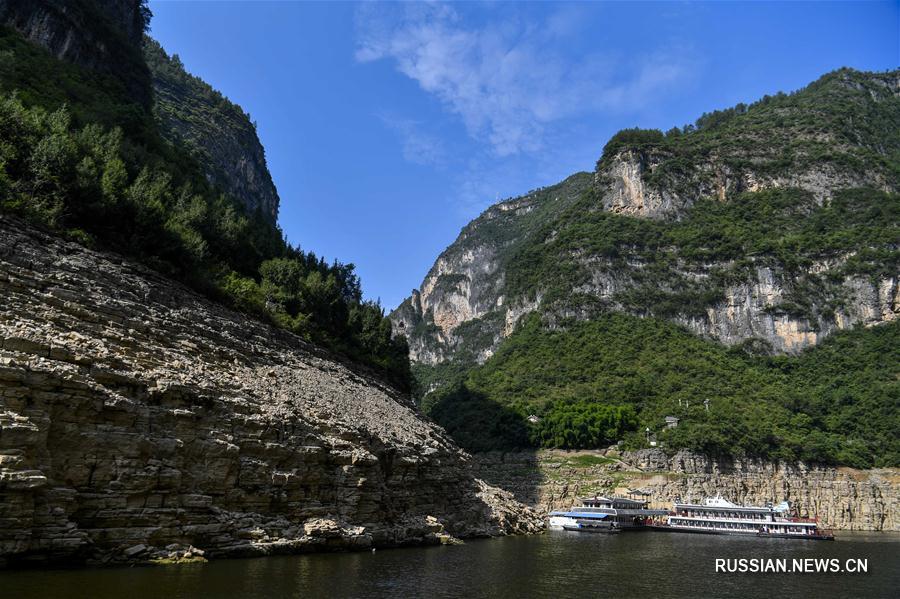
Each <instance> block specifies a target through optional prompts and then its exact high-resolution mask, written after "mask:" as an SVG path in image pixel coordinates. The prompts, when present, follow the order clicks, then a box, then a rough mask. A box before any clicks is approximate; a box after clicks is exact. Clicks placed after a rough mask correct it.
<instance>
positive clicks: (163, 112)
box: [144, 38, 279, 224]
mask: <svg viewBox="0 0 900 599" xmlns="http://www.w3.org/2000/svg"><path fill="white" fill-rule="evenodd" d="M144 56H145V58H146V61H147V64H148V66H149V68H150V72H151V74H152V77H153V98H154V106H153V114H154V117H155V118H156V121H157V123H158V125H159V129H160V133H161V134H162V135H163V137H165V138H166V139H167V140H169V141H170V142H172V143H173V144H176V145H179V146H181V147H184V148H186V149H188V150H189V151H190V152H191V153H192V155H193V157H194V158H195V159H196V160H197V161H198V162H199V163H200V165H201V166H202V168H203V172H204V174H205V175H206V177H207V179H208V180H209V181H210V182H211V183H213V184H214V185H217V186H219V187H220V188H221V189H223V190H224V191H226V192H227V193H229V194H230V195H232V196H233V197H234V198H235V199H237V200H238V201H239V202H240V203H241V204H242V205H243V206H245V207H246V208H247V210H248V211H249V212H250V213H251V214H252V213H254V212H256V211H259V212H260V213H261V214H262V215H263V217H264V218H265V219H266V220H267V221H269V222H270V223H273V224H274V223H276V222H277V221H278V204H279V198H278V192H277V191H276V190H275V184H274V183H273V182H272V176H271V175H270V174H269V169H268V167H267V166H266V154H265V150H264V149H263V146H262V144H261V143H260V141H259V138H258V137H257V135H256V126H255V124H254V123H253V122H252V121H251V120H250V116H249V115H248V114H246V113H245V112H244V111H243V109H242V108H241V107H240V106H237V105H236V104H234V103H232V102H230V101H229V100H228V99H227V98H225V97H224V96H223V95H222V94H220V93H219V92H218V91H216V90H214V89H213V88H212V87H210V85H209V84H208V83H206V82H205V81H203V80H202V79H200V78H198V77H194V76H193V75H191V74H190V73H188V72H187V71H186V70H185V68H184V65H183V64H182V63H181V61H180V59H179V58H178V56H177V55H176V56H172V57H170V56H169V55H168V54H166V51H165V50H163V48H162V47H161V46H160V45H159V43H157V42H156V41H155V40H153V39H150V38H147V39H146V40H145V42H144Z"/></svg>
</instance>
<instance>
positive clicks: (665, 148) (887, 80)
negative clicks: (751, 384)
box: [392, 69, 900, 365]
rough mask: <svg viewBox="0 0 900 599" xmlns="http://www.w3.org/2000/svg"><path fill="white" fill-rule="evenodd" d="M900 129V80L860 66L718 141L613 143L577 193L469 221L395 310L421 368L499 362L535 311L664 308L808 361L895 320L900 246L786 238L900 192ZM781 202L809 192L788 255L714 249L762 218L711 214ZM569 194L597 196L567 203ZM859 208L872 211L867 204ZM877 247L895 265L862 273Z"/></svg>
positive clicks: (683, 320) (730, 120)
mask: <svg viewBox="0 0 900 599" xmlns="http://www.w3.org/2000/svg"><path fill="white" fill-rule="evenodd" d="M898 127H900V72H897V71H893V72H890V73H859V72H855V71H851V70H847V69H845V70H841V71H837V72H835V73H831V74H829V75H826V76H825V77H823V78H822V79H821V80H819V81H817V82H814V83H813V84H811V85H810V86H808V87H807V88H805V89H804V90H801V91H799V92H797V93H796V94H793V95H791V96H787V95H784V94H781V95H779V96H778V97H775V98H767V99H764V100H762V101H760V102H759V103H757V104H755V105H753V106H751V107H750V108H749V109H747V108H746V107H744V108H743V109H741V110H740V111H734V112H733V113H728V114H727V115H726V116H723V117H722V118H721V121H720V122H719V124H717V125H716V126H709V127H707V128H704V129H702V130H693V131H690V132H684V133H682V132H680V131H678V132H677V134H676V133H672V134H667V135H665V136H664V135H663V134H662V133H659V132H656V137H654V136H652V135H649V136H648V135H644V136H643V137H641V138H639V139H640V140H641V141H640V142H637V141H634V140H633V139H631V138H629V136H628V135H625V134H628V133H629V131H625V132H622V135H621V139H620V140H619V137H620V136H616V137H614V138H613V140H612V141H611V142H610V144H608V145H607V148H606V150H605V151H604V155H603V157H602V159H601V160H600V161H599V162H598V164H597V169H596V171H595V172H594V173H593V175H592V177H593V179H592V182H591V184H590V185H589V186H582V184H580V179H579V177H580V175H575V176H573V177H572V178H570V179H569V180H567V181H566V182H563V183H561V184H559V185H557V186H554V187H551V188H548V189H551V190H557V189H558V190H561V191H562V192H563V193H555V194H546V193H544V194H529V195H527V196H523V197H521V198H516V199H513V200H509V201H506V202H502V203H500V204H497V205H495V206H493V207H491V208H489V209H488V210H487V211H485V213H484V214H482V215H481V216H479V217H478V218H477V219H475V220H474V221H472V222H471V223H470V224H469V225H467V226H466V228H465V229H464V230H463V232H462V233H461V234H460V236H459V238H458V239H457V240H456V241H455V242H454V243H453V244H452V245H451V246H450V247H449V248H448V249H447V250H446V251H444V252H443V253H442V254H441V255H440V256H439V257H438V259H437V260H436V262H435V264H434V266H433V267H432V269H431V271H430V272H429V273H428V275H427V276H426V277H425V279H424V281H423V282H422V285H421V286H420V288H419V290H417V291H416V292H415V293H414V294H413V296H412V297H411V298H410V299H409V300H407V301H405V302H404V303H403V304H401V305H400V306H399V307H398V308H397V310H396V311H395V312H394V313H393V314H392V320H393V322H394V327H395V331H396V332H397V333H402V334H405V335H407V337H408V338H409V345H410V349H411V357H412V358H413V360H415V361H416V362H418V363H420V364H426V365H436V364H440V363H442V362H446V361H449V360H457V361H470V362H471V361H474V362H483V361H484V360H485V359H487V358H488V357H490V356H491V355H492V354H493V353H494V352H495V351H496V349H497V348H498V347H499V345H500V344H501V343H502V341H503V340H504V339H505V338H506V337H507V336H508V335H509V333H510V332H511V331H512V330H513V329H514V327H515V324H516V322H518V320H519V319H520V318H521V316H522V315H523V314H526V313H528V312H532V311H549V312H553V313H555V317H557V318H558V317H563V318H569V317H574V318H580V319H589V318H591V317H592V316H593V315H594V314H596V313H597V310H598V309H600V310H616V311H624V312H629V313H632V314H636V315H640V316H645V315H653V316H658V317H664V318H668V319H671V320H674V321H675V322H678V323H680V324H683V325H685V326H687V327H688V328H689V329H690V330H691V331H693V332H695V333H697V334H699V335H702V336H704V337H707V338H710V339H715V340H718V341H720V342H723V343H726V344H728V345H734V344H738V343H741V342H743V341H746V340H748V339H762V340H764V341H765V342H766V343H768V344H769V345H770V346H771V348H772V350H774V351H775V352H779V353H796V352H798V351H800V350H802V349H804V348H806V347H810V346H812V345H815V344H816V343H817V342H818V341H820V340H821V339H823V338H824V337H826V336H828V335H829V334H831V333H832V332H834V331H837V330H841V329H845V328H848V327H852V326H854V325H856V324H863V325H867V326H868V325H871V324H876V323H879V322H885V321H890V320H893V319H894V318H896V316H897V314H898V313H900V289H898V276H897V268H896V264H895V260H894V258H893V257H891V255H888V254H890V253H891V252H896V251H897V244H898V239H897V237H896V233H894V234H893V236H892V238H891V239H888V240H880V239H878V238H877V237H875V236H873V237H872V238H871V239H869V240H867V241H864V242H862V243H858V244H857V245H856V246H854V247H849V246H848V247H846V248H843V249H841V250H840V251H834V250H831V249H829V250H828V251H819V250H818V249H817V250H816V251H815V252H810V251H807V250H805V249H803V248H795V247H794V246H790V245H787V244H789V243H791V241H792V240H789V239H787V237H786V236H785V234H786V231H787V230H788V229H790V228H792V227H795V224H796V223H799V222H803V219H806V218H809V217H811V216H814V215H815V214H817V213H818V212H817V211H819V212H821V211H823V210H828V209H829V207H830V206H832V205H833V204H834V203H835V202H836V201H837V200H836V199H835V198H839V196H840V194H841V193H844V192H845V191H846V190H862V189H865V190H870V191H871V193H873V194H878V193H887V194H896V192H897V190H898V189H900V182H898V179H897V171H896V168H895V167H894V166H892V165H893V164H894V162H892V161H895V159H896V156H897V155H898V152H900V136H898V135H897V134H896V131H897V130H898ZM651 133H652V132H651ZM645 138H646V139H645ZM647 139H649V140H650V141H647ZM617 140H618V141H617ZM576 181H577V182H579V184H577V185H575V184H573V182H576ZM588 188H589V189H588ZM773 191H775V192H783V193H784V194H786V195H787V194H793V197H795V198H796V201H795V202H794V205H793V206H790V205H781V206H780V207H779V208H777V209H776V210H774V211H772V216H773V217H776V216H777V214H778V212H779V211H780V212H781V214H782V215H783V214H790V215H791V220H790V221H788V222H787V223H786V224H785V225H774V224H773V225H772V226H771V227H769V229H770V236H771V240H772V244H773V245H771V246H769V247H767V248H765V249H760V247H749V246H748V247H745V248H742V249H743V251H742V252H740V253H737V254H735V253H732V254H730V255H725V254H726V253H727V252H725V253H721V254H717V253H716V251H714V250H712V249H710V248H711V247H713V246H715V245H719V246H720V247H721V246H724V245H726V243H727V242H731V243H736V244H738V243H740V241H739V240H738V239H737V236H738V235H739V234H740V233H741V229H742V227H745V226H746V223H745V222H742V221H746V220H749V219H748V215H747V214H738V212H739V210H737V209H735V210H734V214H732V215H730V217H729V218H731V219H732V222H731V224H730V225H729V226H727V227H723V228H720V229H715V230H711V228H709V227H707V229H703V228H702V227H705V226H707V225H708V224H709V223H710V222H712V220H713V219H714V218H718V216H710V214H713V213H714V214H716V215H718V214H719V213H721V210H720V209H719V208H720V207H721V206H723V205H725V206H728V205H730V206H736V205H737V204H740V203H742V202H743V203H746V204H747V205H753V203H754V202H755V201H756V200H754V198H756V199H758V198H761V197H766V196H765V194H766V193H767V192H773ZM754 194H756V195H754ZM566 195H568V196H570V197H574V198H577V197H578V196H579V195H581V196H582V197H581V199H580V200H577V199H576V200H569V201H565V200H560V199H559V197H560V196H566ZM701 201H702V202H705V203H702V204H701ZM759 203H760V204H765V202H759ZM837 203H840V201H837ZM896 203H897V197H896V195H888V196H887V197H886V198H885V199H884V200H883V201H882V205H883V206H886V210H887V212H883V213H882V214H881V215H877V216H876V215H873V216H872V219H871V220H870V221H869V222H867V223H860V226H864V227H871V228H872V229H874V228H876V227H878V226H883V225H887V226H888V227H890V226H892V222H890V219H891V218H892V217H891V216H890V215H891V214H894V212H892V211H893V210H894V209H893V208H891V206H896ZM759 210H760V211H761V212H760V213H762V211H767V210H771V206H769V207H766V206H760V208H759ZM849 210H851V211H853V210H857V211H862V210H863V209H862V207H861V206H859V205H856V206H854V205H852V203H851V204H850V205H849ZM635 217H636V218H635ZM648 219H652V221H651V222H649V223H648V222H643V223H642V222H641V221H647V220H648ZM836 220H837V222H839V221H840V219H836ZM886 220H887V221H888V222H886ZM629 221H631V222H629ZM684 222H690V223H698V224H697V229H696V230H697V231H701V233H702V235H708V236H709V237H708V238H703V239H700V241H699V242H697V243H694V242H695V241H697V239H696V238H693V239H692V238H690V237H689V236H683V235H682V236H680V237H679V236H677V235H675V236H670V237H674V238H675V240H674V241H672V242H671V243H669V244H668V245H661V246H657V247H654V248H653V250H652V251H644V250H645V249H646V248H644V249H642V248H641V247H638V246H640V245H641V244H642V243H643V240H644V239H649V238H653V237H654V236H655V235H658V234H659V232H660V231H663V230H670V231H671V230H676V229H677V227H678V226H679V224H683V223H684ZM791 223H794V224H791ZM830 234H834V235H843V232H838V231H837V230H835V224H834V223H830V224H829V225H826V226H823V227H822V229H821V230H820V231H818V232H816V233H815V235H819V236H821V237H823V238H824V237H827V236H828V235H830ZM810 235H813V233H810ZM779 238H783V240H784V242H783V243H782V241H779ZM721 239H724V240H726V243H720V242H719V241H718V240H721ZM707 242H708V243H707ZM685 243H687V244H692V243H693V244H694V246H693V247H691V248H686V247H684V245H685ZM679 244H680V245H679ZM704 244H707V245H708V246H709V247H703V245H704ZM763 245H765V243H760V244H758V246H763ZM778 245H782V247H781V248H778V251H777V254H778V255H777V256H776V255H775V254H776V252H775V251H774V250H775V249H776V246H778ZM870 250H871V251H874V252H882V253H883V255H884V256H885V257H884V258H879V259H877V260H876V261H878V260H880V263H879V264H878V265H877V266H876V267H866V268H863V269H857V270H852V271H851V270H848V269H847V268H845V266H846V264H847V263H848V261H853V260H855V259H857V256H858V255H859V254H864V253H866V252H869V251H870ZM704 253H705V255H704V257H703V258H702V259H699V260H698V259H697V255H701V254H704Z"/></svg>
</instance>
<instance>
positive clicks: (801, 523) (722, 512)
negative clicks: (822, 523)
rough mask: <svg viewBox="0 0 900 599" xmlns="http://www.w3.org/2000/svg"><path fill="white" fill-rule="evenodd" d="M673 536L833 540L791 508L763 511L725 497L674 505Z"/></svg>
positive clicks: (668, 526)
mask: <svg viewBox="0 0 900 599" xmlns="http://www.w3.org/2000/svg"><path fill="white" fill-rule="evenodd" d="M658 528H659V529H667V530H669V531H671V532H693V533H702V534H716V535H756V536H758V537H772V538H786V539H810V540H813V539H815V540H833V539H834V534H833V533H832V532H831V531H830V530H822V529H820V528H819V523H818V521H817V520H810V519H803V518H793V517H791V516H790V504H789V503H788V502H787V501H784V502H782V503H780V504H778V505H775V506H773V505H771V504H768V505H766V506H764V507H752V506H742V505H737V504H734V503H731V502H730V501H727V500H726V499H723V498H722V497H708V498H707V499H706V500H705V501H704V502H703V503H701V504H696V503H679V502H675V504H674V511H673V512H672V513H671V514H670V515H669V517H668V519H667V523H666V525H665V526H661V527H658Z"/></svg>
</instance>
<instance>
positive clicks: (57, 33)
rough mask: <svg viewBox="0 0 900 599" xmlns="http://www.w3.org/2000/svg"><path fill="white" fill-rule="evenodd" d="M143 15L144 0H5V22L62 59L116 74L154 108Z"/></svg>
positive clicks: (1, 1) (0, 4) (1, 17)
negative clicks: (143, 53) (143, 48)
mask: <svg viewBox="0 0 900 599" xmlns="http://www.w3.org/2000/svg"><path fill="white" fill-rule="evenodd" d="M144 19H145V15H144V13H143V11H142V9H141V2H140V0H0V24H3V25H5V26H7V27H11V28H13V29H15V30H16V31H18V32H19V33H21V34H22V35H23V36H25V37H26V38H27V39H29V40H31V41H32V42H34V43H36V44H38V45H40V46H43V47H44V48H46V49H47V50H49V51H50V52H51V53H52V54H53V55H54V56H56V57H57V58H59V59H61V60H65V61H68V62H72V63H75V64H77V65H80V66H82V67H86V68H89V69H92V70H96V71H100V72H102V73H109V74H112V75H113V76H115V77H117V78H119V79H120V80H121V81H123V82H124V83H125V85H126V86H127V88H128V90H129V92H130V94H131V96H132V97H133V98H134V99H136V100H137V101H139V102H140V103H141V104H143V105H144V106H147V107H149V106H150V103H151V101H152V98H151V91H150V78H149V74H148V72H147V68H146V66H144V65H143V62H142V61H141V60H140V48H141V37H142V35H143V32H144Z"/></svg>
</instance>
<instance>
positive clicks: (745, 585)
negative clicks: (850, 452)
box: [0, 532, 900, 599]
mask: <svg viewBox="0 0 900 599" xmlns="http://www.w3.org/2000/svg"><path fill="white" fill-rule="evenodd" d="M770 557H771V558H779V557H786V558H788V559H789V560H790V559H794V558H809V557H819V558H823V557H827V558H832V557H833V558H838V559H840V560H841V561H842V562H843V560H845V559H847V558H860V559H868V573H867V574H784V573H778V574H725V573H716V572H715V571H714V569H715V561H714V560H715V558H770ZM898 589H900V536H898V535H858V534H854V535H850V534H848V535H844V536H842V537H839V539H838V540H837V541H835V542H830V543H829V542H816V541H784V540H775V539H756V538H740V537H725V536H721V537H720V536H702V535H685V534H666V533H653V532H640V533H630V534H629V533H623V534H620V535H613V536H608V535H588V534H583V533H582V534H579V533H569V532H549V533H547V534H545V535H541V536H536V537H517V538H506V539H495V540H485V541H470V542H468V543H467V544H465V545H463V546H456V547H429V548H416V549H397V550H382V551H377V552H375V553H368V552H367V553H353V554H331V555H303V556H291V557H272V558H265V559H245V560H225V561H219V562H212V563H209V564H196V565H185V566H172V567H166V568H125V569H108V570H52V571H26V572H3V573H0V596H2V597H15V598H21V599H26V598H30V597H42V598H43V597H91V598H96V599H104V598H108V597H109V598H111V597H117V598H118V597H124V598H128V599H150V598H154V599H155V598H159V597H162V598H165V599H176V598H180V597H210V598H218V597H266V598H269V597H297V598H300V597H303V598H308V597H492V598H493V597H501V598H502V597H553V598H562V597H614V598H619V597H691V598H696V597H740V598H742V599H743V598H753V597H765V598H767V599H780V598H781V597H815V598H816V599H824V598H828V597H836V598H837V597H839V598H841V599H845V598H848V597H866V598H878V597H898V596H900V593H898Z"/></svg>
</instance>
